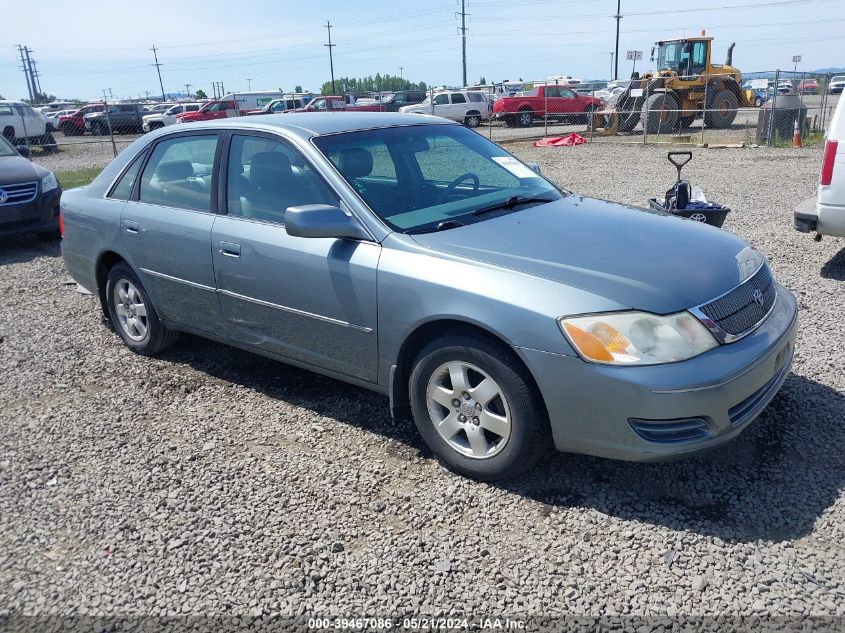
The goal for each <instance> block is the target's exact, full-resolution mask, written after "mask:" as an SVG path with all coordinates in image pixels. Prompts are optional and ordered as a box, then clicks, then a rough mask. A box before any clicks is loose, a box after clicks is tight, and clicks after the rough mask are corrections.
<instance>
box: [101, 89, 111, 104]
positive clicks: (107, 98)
mask: <svg viewBox="0 0 845 633" xmlns="http://www.w3.org/2000/svg"><path fill="white" fill-rule="evenodd" d="M109 90H111V88H109ZM108 100H109V96H108V95H107V94H106V89H105V88H103V101H108Z"/></svg>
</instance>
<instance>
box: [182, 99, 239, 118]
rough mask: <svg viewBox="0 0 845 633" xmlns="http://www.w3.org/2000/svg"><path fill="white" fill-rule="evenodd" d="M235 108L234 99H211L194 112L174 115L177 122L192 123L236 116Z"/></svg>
mask: <svg viewBox="0 0 845 633" xmlns="http://www.w3.org/2000/svg"><path fill="white" fill-rule="evenodd" d="M238 114H239V113H238V112H237V111H236V110H235V102H234V100H230V101H212V102H211V103H206V104H205V105H204V106H203V107H201V108H200V109H199V110H197V111H196V112H183V113H182V114H177V115H176V122H177V123H193V122H194V121H211V120H212V119H225V118H227V117H229V116H238Z"/></svg>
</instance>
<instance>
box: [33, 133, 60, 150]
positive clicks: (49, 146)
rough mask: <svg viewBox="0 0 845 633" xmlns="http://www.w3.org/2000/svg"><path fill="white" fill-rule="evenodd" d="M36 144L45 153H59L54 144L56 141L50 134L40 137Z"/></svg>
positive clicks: (56, 145) (57, 147)
mask: <svg viewBox="0 0 845 633" xmlns="http://www.w3.org/2000/svg"><path fill="white" fill-rule="evenodd" d="M38 144H39V145H41V148H42V149H43V150H44V151H45V152H58V151H59V146H58V144H57V143H56V139H55V138H54V137H53V135H52V134H51V133H50V132H48V133H47V134H45V135H44V136H42V137H41V138H40V139H38Z"/></svg>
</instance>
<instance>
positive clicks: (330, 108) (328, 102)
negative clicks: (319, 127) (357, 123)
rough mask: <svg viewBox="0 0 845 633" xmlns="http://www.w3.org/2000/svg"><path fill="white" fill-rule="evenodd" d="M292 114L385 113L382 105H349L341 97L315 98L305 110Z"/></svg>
mask: <svg viewBox="0 0 845 633" xmlns="http://www.w3.org/2000/svg"><path fill="white" fill-rule="evenodd" d="M291 112H384V106H383V105H381V104H380V103H374V104H373V105H347V103H346V98H345V97H343V96H341V95H329V96H327V97H315V98H314V99H311V101H309V102H308V105H307V106H305V107H304V108H297V109H295V110H291Z"/></svg>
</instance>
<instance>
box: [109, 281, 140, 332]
mask: <svg viewBox="0 0 845 633" xmlns="http://www.w3.org/2000/svg"><path fill="white" fill-rule="evenodd" d="M112 300H113V301H114V311H115V314H117V320H118V324H119V325H120V329H121V330H123V332H124V334H126V336H128V337H129V338H130V339H132V340H133V341H143V340H144V339H145V338H146V337H147V332H148V331H149V321H148V319H147V306H146V304H145V303H144V297H143V295H141V293H140V292H139V290H138V288H137V287H136V286H135V284H133V283H132V282H131V281H129V280H128V279H121V280H119V281H118V282H117V283H116V284H115V285H114V292H113V293H112Z"/></svg>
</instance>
